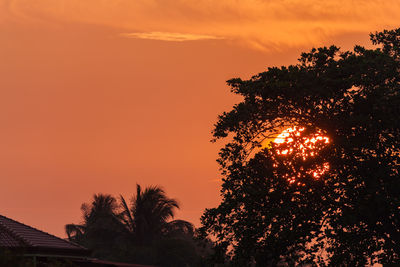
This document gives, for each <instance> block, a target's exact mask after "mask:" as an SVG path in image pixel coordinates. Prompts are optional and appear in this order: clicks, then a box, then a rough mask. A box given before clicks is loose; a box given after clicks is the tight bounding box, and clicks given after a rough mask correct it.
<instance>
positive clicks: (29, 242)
mask: <svg viewBox="0 0 400 267" xmlns="http://www.w3.org/2000/svg"><path fill="white" fill-rule="evenodd" d="M0 247H7V248H25V249H26V248H27V249H29V248H34V249H46V250H62V251H66V252H67V251H71V252H72V251H77V252H78V251H79V252H86V251H88V250H87V249H85V248H83V247H81V246H79V245H77V244H74V243H71V242H68V241H66V240H64V239H61V238H59V237H56V236H53V235H50V234H48V233H45V232H43V231H40V230H38V229H35V228H33V227H30V226H28V225H25V224H23V223H20V222H17V221H14V220H12V219H9V218H7V217H5V216H2V215H0Z"/></svg>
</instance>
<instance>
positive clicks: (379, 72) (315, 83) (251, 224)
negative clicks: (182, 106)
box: [202, 29, 400, 266]
mask: <svg viewBox="0 0 400 267" xmlns="http://www.w3.org/2000/svg"><path fill="white" fill-rule="evenodd" d="M371 40H372V42H373V44H375V45H379V47H378V48H376V49H366V48H363V47H360V46H355V48H354V50H353V51H341V50H340V49H339V48H337V47H335V46H331V47H328V48H327V47H323V48H318V49H312V50H311V51H310V52H309V53H303V54H302V55H301V58H300V59H299V63H298V64H297V65H291V66H288V67H280V68H277V67H274V68H269V69H268V70H267V71H265V72H263V73H260V74H258V75H256V76H254V77H252V78H251V79H250V80H245V81H243V80H241V79H232V80H230V81H228V84H229V85H230V86H231V88H232V92H233V93H235V94H238V95H241V96H243V101H242V102H241V103H239V104H237V105H235V106H234V108H233V110H231V111H230V112H226V113H224V114H222V115H221V116H219V120H218V122H217V124H216V125H215V128H214V130H213V135H214V138H215V139H214V140H217V139H221V138H228V140H229V142H228V143H227V145H226V146H225V147H224V148H223V149H222V150H221V152H220V157H219V159H218V162H219V164H220V166H221V170H222V175H223V185H222V190H221V194H222V197H223V199H222V202H221V204H220V205H219V206H218V207H217V208H213V209H208V210H206V212H205V214H204V215H203V217H202V223H203V229H202V230H203V231H204V233H205V234H210V235H212V236H214V237H215V238H216V240H217V242H218V244H219V247H220V248H224V249H225V250H226V251H227V252H228V253H230V255H231V256H232V263H233V265H237V266H246V265H247V264H253V263H256V264H257V265H258V266H275V265H276V264H278V263H279V262H286V263H287V264H290V265H295V264H297V263H301V262H303V263H305V262H308V263H314V264H320V265H338V264H339V265H351V266H356V265H357V266H358V265H365V264H367V263H369V264H371V263H374V262H380V263H383V264H385V263H398V262H399V259H400V258H399V257H400V252H399V251H400V213H399V211H400V177H399V166H400V146H399V143H400V127H399V126H400V125H399V123H400V122H399V120H398V118H399V116H400V85H399V84H400V75H399V71H400V62H399V56H400V29H397V30H392V31H384V32H380V33H375V34H371ZM294 126H296V127H304V129H305V130H304V133H302V134H301V135H296V134H292V135H291V138H292V139H293V141H292V142H290V143H287V144H283V146H286V147H285V148H286V149H291V150H290V151H291V152H290V153H287V154H286V155H282V153H280V152H281V151H282V149H283V148H282V144H281V145H277V144H273V143H272V144H270V145H268V146H264V145H262V144H265V142H268V140H272V139H271V138H273V137H274V136H276V135H277V134H278V133H279V132H282V130H284V129H286V128H288V127H294ZM315 133H320V134H321V135H325V136H328V137H329V139H330V143H329V144H322V143H321V142H320V143H318V142H316V143H315V146H316V147H315V148H314V149H316V151H317V152H318V153H314V154H313V156H307V157H304V145H303V144H304V142H305V140H306V139H307V138H311V137H312V136H313V135H314V134H315ZM302 145H303V146H302ZM323 164H329V171H326V172H324V173H323V174H321V175H320V176H317V177H316V176H315V175H313V170H315V169H316V168H320V167H321V166H323Z"/></svg>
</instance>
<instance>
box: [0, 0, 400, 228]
mask: <svg viewBox="0 0 400 267" xmlns="http://www.w3.org/2000/svg"><path fill="white" fill-rule="evenodd" d="M398 26H400V1H398V0H385V1H380V0H379V1H372V0H358V1H355V0H353V1H349V0H342V1H339V0H336V1H330V0H329V1H327V0H326V1H320V0H218V1H215V0H196V1H194V0H134V1H132V0H0V159H1V160H0V214H2V215H5V216H8V217H11V218H13V219H16V220H19V221H21V222H24V223H26V224H29V225H32V226H35V227H37V228H39V229H41V230H45V231H48V232H50V233H52V234H56V235H59V236H65V234H64V230H63V228H64V225H65V224H67V223H78V222H80V220H81V211H80V205H81V204H82V203H83V202H88V201H90V200H91V198H92V195H93V194H94V193H99V192H103V193H110V194H114V195H118V194H123V195H124V196H125V197H128V198H129V197H130V196H131V195H132V194H133V193H134V192H135V185H136V183H139V184H141V185H142V186H146V185H156V184H157V185H161V186H163V187H164V188H165V190H166V192H167V194H168V195H169V196H170V197H174V198H177V199H178V200H179V201H180V203H181V206H182V208H181V211H180V212H178V217H179V218H181V219H186V220H189V221H191V222H193V223H195V224H196V225H198V224H199V217H200V216H201V214H202V212H203V210H204V209H205V208H207V207H213V206H216V205H217V204H218V202H219V189H220V176H219V172H218V166H217V164H216V162H215V160H216V158H217V156H218V154H217V153H218V150H219V148H220V147H221V144H219V143H217V144H212V143H210V142H209V140H210V139H211V134H210V132H211V130H212V126H213V124H214V123H215V122H216V119H217V115H218V114H220V113H222V112H223V111H226V110H229V109H230V108H231V107H232V105H233V104H234V103H236V102H237V101H239V100H240V99H239V98H238V97H235V96H233V95H232V94H231V93H230V92H229V88H228V87H227V86H226V85H225V81H226V80H227V79H230V78H234V77H242V78H248V77H250V76H251V75H253V74H257V73H259V72H261V71H263V70H265V68H266V67H268V66H275V65H279V66H280V65H287V64H292V63H296V60H297V58H298V57H299V54H300V52H302V51H308V50H309V49H310V48H311V47H313V46H322V45H330V44H336V45H339V46H342V47H343V48H345V49H350V48H351V47H352V46H353V45H354V44H356V43H357V44H362V45H367V44H368V33H369V32H374V31H377V30H382V29H384V28H395V27H398Z"/></svg>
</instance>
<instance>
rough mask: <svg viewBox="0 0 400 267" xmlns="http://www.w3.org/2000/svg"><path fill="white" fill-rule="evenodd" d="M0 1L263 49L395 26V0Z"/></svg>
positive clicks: (47, 14)
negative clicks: (229, 41) (223, 40)
mask: <svg viewBox="0 0 400 267" xmlns="http://www.w3.org/2000/svg"><path fill="white" fill-rule="evenodd" d="M3 1H6V2H7V3H9V4H8V5H2V4H1V0H0V15H2V13H4V10H3V12H2V10H1V9H2V8H3V9H8V12H9V13H12V14H11V15H19V16H20V17H21V14H22V15H23V16H24V17H40V18H45V19H49V20H53V21H54V20H58V21H60V20H61V21H67V22H83V23H89V24H98V25H106V26H111V27H115V28H117V29H118V30H121V29H123V30H122V31H121V32H127V33H126V34H124V35H123V36H124V37H130V38H141V39H152V40H163V41H175V42H182V41H189V40H205V39H227V40H234V42H232V43H235V44H245V45H247V46H251V47H253V48H257V49H266V50H270V49H279V48H281V47H296V46H304V45H307V46H309V45H319V44H321V42H324V41H327V40H332V38H334V37H335V36H339V35H349V34H350V35H351V34H354V33H357V34H360V33H362V34H363V35H366V34H368V33H369V32H371V31H376V30H381V29H383V28H394V27H399V26H400V15H399V14H400V1H399V0H385V1H381V0H379V1H378V0H358V1H349V0H324V1H321V0H285V1H282V0H268V1H265V0H219V1H212V0H196V1H195V0H135V1H132V0H102V1H98V0H85V1H82V0H57V1H54V0H3ZM33 3H34V4H33ZM6 12H7V10H6ZM0 17H1V16H0ZM129 32H132V33H129Z"/></svg>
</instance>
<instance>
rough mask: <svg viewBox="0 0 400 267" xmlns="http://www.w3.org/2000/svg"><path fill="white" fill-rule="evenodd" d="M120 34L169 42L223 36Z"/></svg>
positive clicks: (154, 33)
mask: <svg viewBox="0 0 400 267" xmlns="http://www.w3.org/2000/svg"><path fill="white" fill-rule="evenodd" d="M121 36H122V37H126V38H136V39H149V40H159V41H170V42H185V41H198V40H218V39H224V37H218V36H212V35H204V34H190V33H176V32H134V33H122V34H121Z"/></svg>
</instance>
